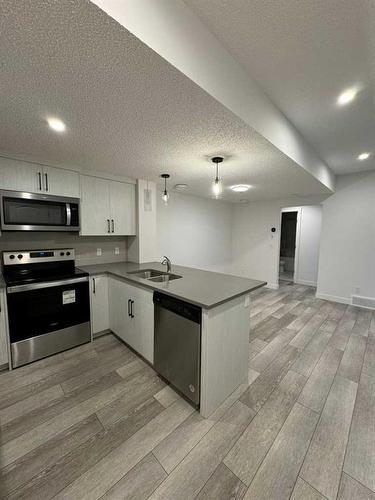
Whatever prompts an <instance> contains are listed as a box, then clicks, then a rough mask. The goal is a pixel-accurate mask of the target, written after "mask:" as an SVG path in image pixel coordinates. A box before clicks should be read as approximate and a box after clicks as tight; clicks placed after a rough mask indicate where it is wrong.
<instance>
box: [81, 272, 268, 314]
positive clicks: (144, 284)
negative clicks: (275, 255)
mask: <svg viewBox="0 0 375 500" xmlns="http://www.w3.org/2000/svg"><path fill="white" fill-rule="evenodd" d="M85 267H86V266H81V268H85ZM86 272H88V274H89V276H103V275H104V276H113V277H114V278H116V279H119V280H120V281H125V282H126V283H131V284H132V285H136V286H139V287H140V288H146V289H147V290H152V291H155V292H160V293H165V295H169V296H170V297H174V298H176V299H180V300H184V301H186V302H189V303H190V304H194V305H196V306H198V307H201V308H202V309H207V310H208V309H213V308H215V307H218V306H220V305H221V304H225V302H230V301H231V300H234V299H236V298H238V297H241V296H242V295H246V294H248V293H250V292H253V291H254V290H257V289H258V288H262V287H263V286H265V285H267V282H266V281H261V282H259V283H257V284H256V285H254V286H252V287H250V288H248V289H246V290H243V291H242V292H240V293H236V294H234V295H232V296H231V297H229V298H227V299H223V300H219V301H217V302H214V303H213V304H210V305H207V304H202V303H201V302H197V301H194V300H191V299H188V298H186V297H181V295H178V294H175V293H173V292H170V291H169V290H160V289H159V288H156V287H153V286H152V285H151V284H149V283H147V282H145V281H143V280H142V281H139V280H140V279H141V278H138V279H137V278H132V277H131V276H123V275H120V274H117V273H115V272H113V271H93V272H89V271H86Z"/></svg>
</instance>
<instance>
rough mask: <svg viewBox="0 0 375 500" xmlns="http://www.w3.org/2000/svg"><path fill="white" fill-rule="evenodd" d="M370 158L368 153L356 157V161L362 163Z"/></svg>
mask: <svg viewBox="0 0 375 500" xmlns="http://www.w3.org/2000/svg"><path fill="white" fill-rule="evenodd" d="M370 156H371V155H370V153H361V154H360V155H358V156H357V158H358V160H360V161H363V160H367V159H368V158H370Z"/></svg>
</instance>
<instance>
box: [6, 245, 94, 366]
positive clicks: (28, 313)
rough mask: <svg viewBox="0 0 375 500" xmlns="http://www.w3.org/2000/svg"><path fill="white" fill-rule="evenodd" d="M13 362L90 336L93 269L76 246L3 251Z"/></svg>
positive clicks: (67, 346)
mask: <svg viewBox="0 0 375 500" xmlns="http://www.w3.org/2000/svg"><path fill="white" fill-rule="evenodd" d="M3 277H4V280H5V282H6V290H7V305H8V321H9V337H10V347H11V356H12V360H11V361H12V367H13V368H15V367H18V366H22V365H25V364H26V363H30V362H31V361H35V360H37V359H41V358H44V357H46V356H50V355H51V354H55V353H57V352H60V351H64V350H66V349H70V348H72V347H75V346H77V345H80V344H83V343H85V342H89V341H90V340H91V333H90V298H89V277H88V274H87V273H85V272H83V271H81V270H80V269H77V268H76V267H75V258H74V250H73V249H72V248H61V249H53V250H50V249H49V250H29V251H14V252H3Z"/></svg>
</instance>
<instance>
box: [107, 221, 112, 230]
mask: <svg viewBox="0 0 375 500" xmlns="http://www.w3.org/2000/svg"><path fill="white" fill-rule="evenodd" d="M110 232H111V221H110V220H109V219H107V233H110Z"/></svg>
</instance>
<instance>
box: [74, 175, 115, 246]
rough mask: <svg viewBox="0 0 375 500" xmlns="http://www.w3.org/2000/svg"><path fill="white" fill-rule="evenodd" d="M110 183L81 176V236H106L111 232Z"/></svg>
mask: <svg viewBox="0 0 375 500" xmlns="http://www.w3.org/2000/svg"><path fill="white" fill-rule="evenodd" d="M109 212H110V208H109V183H108V181H107V180H105V179H100V178H99V177H91V176H89V175H81V235H82V236H104V235H106V234H109V233H110V232H111V217H110V213H109Z"/></svg>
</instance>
